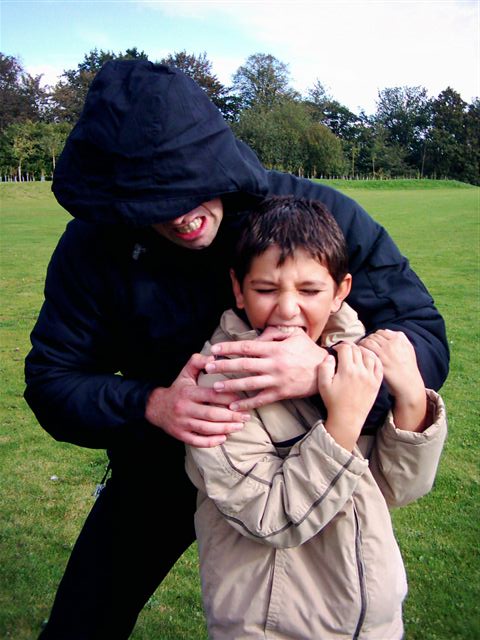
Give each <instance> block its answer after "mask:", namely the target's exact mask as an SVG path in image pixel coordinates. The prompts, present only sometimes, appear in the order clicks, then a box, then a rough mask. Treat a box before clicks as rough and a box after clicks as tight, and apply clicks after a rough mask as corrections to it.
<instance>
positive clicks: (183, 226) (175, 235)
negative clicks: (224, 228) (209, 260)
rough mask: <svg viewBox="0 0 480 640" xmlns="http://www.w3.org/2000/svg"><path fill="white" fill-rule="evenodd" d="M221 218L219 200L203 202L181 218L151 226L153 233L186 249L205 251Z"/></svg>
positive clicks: (221, 206)
mask: <svg viewBox="0 0 480 640" xmlns="http://www.w3.org/2000/svg"><path fill="white" fill-rule="evenodd" d="M222 218H223V204H222V201H221V199H220V198H215V199H214V200H209V201H208V202H203V203H202V204H201V205H199V206H198V207H196V208H195V209H193V210H192V211H189V212H188V213H185V214H184V215H183V216H179V217H178V218H175V220H169V221H168V222H160V223H157V224H154V225H153V228H154V229H155V231H157V232H158V233H159V234H160V235H161V236H163V237H164V238H167V240H170V241H171V242H174V243H175V244H178V245H179V246H180V247H184V248H186V249H205V248H206V247H208V246H210V245H211V244H212V242H213V241H214V239H215V236H216V235H217V232H218V228H219V227H220V223H221V222H222Z"/></svg>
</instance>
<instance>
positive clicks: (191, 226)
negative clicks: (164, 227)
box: [175, 218, 202, 233]
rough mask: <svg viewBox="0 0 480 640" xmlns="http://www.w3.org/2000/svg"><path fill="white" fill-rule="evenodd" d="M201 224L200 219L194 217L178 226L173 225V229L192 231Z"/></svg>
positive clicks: (184, 231)
mask: <svg viewBox="0 0 480 640" xmlns="http://www.w3.org/2000/svg"><path fill="white" fill-rule="evenodd" d="M201 225H202V219H201V218H195V219H194V220H192V221H191V222H189V223H188V224H182V225H180V226H178V227H175V231H176V232H177V233H192V231H196V230H197V229H199V228H200V227H201Z"/></svg>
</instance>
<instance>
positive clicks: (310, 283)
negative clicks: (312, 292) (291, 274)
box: [250, 278, 327, 287]
mask: <svg viewBox="0 0 480 640" xmlns="http://www.w3.org/2000/svg"><path fill="white" fill-rule="evenodd" d="M250 284H254V285H258V284H275V285H276V284H277V281H276V280H273V279H272V280H269V279H268V278H255V279H253V280H250ZM296 284H297V285H300V286H303V287H304V286H315V287H324V286H327V282H325V280H302V281H301V282H297V283H296Z"/></svg>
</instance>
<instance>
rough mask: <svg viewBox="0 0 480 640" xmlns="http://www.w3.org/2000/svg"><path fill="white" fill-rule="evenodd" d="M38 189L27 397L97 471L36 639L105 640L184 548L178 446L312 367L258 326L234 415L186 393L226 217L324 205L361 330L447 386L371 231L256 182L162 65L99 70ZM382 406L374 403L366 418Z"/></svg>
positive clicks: (342, 210)
mask: <svg viewBox="0 0 480 640" xmlns="http://www.w3.org/2000/svg"><path fill="white" fill-rule="evenodd" d="M53 191H54V193H55V196H56V198H57V200H58V201H59V202H60V204H62V205H63V206H64V207H65V208H66V209H67V210H68V211H69V212H70V213H71V214H72V215H73V216H74V220H72V221H71V222H70V223H69V224H68V225H67V228H66V231H65V233H64V234H63V236H62V238H61V239H60V242H59V244H58V246H57V248H56V250H55V252H54V254H53V256H52V259H51V262H50V265H49V268H48V272H47V279H46V285H45V302H44V304H43V307H42V309H41V312H40V315H39V318H38V321H37V323H36V325H35V327H34V329H33V331H32V336H31V339H32V350H31V351H30V353H29V355H28V356H27V360H26V383H27V386H26V391H25V398H26V400H27V402H28V403H29V405H30V406H31V408H32V410H33V411H34V413H35V415H36V416H37V418H38V420H39V422H40V424H41V425H42V426H43V427H44V428H45V429H46V430H47V431H48V432H49V433H50V434H51V435H52V436H53V437H55V438H56V439H58V440H62V441H68V442H72V443H75V444H78V445H80V446H85V447H94V448H105V449H107V451H108V455H109V459H110V464H111V468H112V476H111V479H110V480H109V481H108V482H107V485H106V487H105V489H104V490H103V491H102V493H101V494H100V496H99V498H98V499H97V500H96V502H95V504H94V506H93V509H92V511H91V513H90V515H89V517H88V518H87V521H86V523H85V525H84V528H83V530H82V532H81V534H80V536H79V538H78V540H77V543H76V545H75V547H74V550H73V552H72V555H71V558H70V560H69V563H68V566H67V569H66V571H65V575H64V577H63V579H62V582H61V584H60V587H59V590H58V592H57V596H56V599H55V603H54V606H53V609H52V613H51V616H50V619H49V623H48V625H47V626H46V628H45V630H44V631H43V633H42V636H41V637H42V638H43V639H44V640H47V639H53V638H56V639H60V638H61V639H62V640H66V639H68V640H73V639H76V638H78V639H80V638H82V639H86V638H88V639H93V638H103V639H105V638H114V639H116V640H118V639H122V638H128V636H129V635H130V633H131V631H132V629H133V627H134V625H135V621H136V619H137V616H138V614H139V612H140V611H141V609H142V608H143V606H144V604H145V602H146V601H147V600H148V598H149V597H150V596H151V594H152V593H153V592H154V590H155V589H156V587H157V586H158V585H159V584H160V582H161V580H162V579H163V577H164V576H165V575H166V573H167V572H168V571H169V569H170V568H171V566H172V565H173V564H174V562H175V561H176V560H177V558H178V557H179V556H180V555H181V554H182V553H183V552H184V550H185V549H186V548H187V547H188V546H189V545H190V544H191V543H192V541H193V540H194V530H193V522H192V516H193V513H194V506H195V505H194V503H195V491H194V490H193V488H192V487H191V486H190V484H189V482H188V480H187V478H186V476H185V474H184V470H183V464H184V463H183V460H184V449H183V443H184V442H189V443H190V444H194V445H195V446H214V445H216V444H218V443H220V442H222V441H223V440H224V439H225V437H226V436H227V435H228V433H230V432H231V431H232V430H233V429H237V428H241V425H242V423H243V421H244V420H245V415H244V413H245V410H248V409H250V408H253V407H255V406H260V405H261V404H265V403H267V402H271V401H273V400H277V399H281V398H285V397H287V396H288V397H294V396H296V397H300V396H306V395H309V394H310V393H311V390H312V389H313V386H312V381H314V379H315V366H316V364H318V362H319V359H321V358H323V355H322V353H321V351H320V348H319V347H317V346H316V345H315V344H313V343H309V339H308V338H307V336H305V335H301V333H302V332H299V333H297V334H294V335H293V336H289V337H288V338H285V336H284V335H277V334H276V332H275V330H274V329H273V330H272V331H271V332H270V333H269V334H266V335H265V336H262V337H261V338H260V339H259V341H257V342H256V343H249V346H248V347H246V346H245V345H242V343H238V344H237V345H236V347H232V346H231V345H230V346H229V347H228V348H229V349H232V348H236V349H237V350H238V353H239V355H243V356H244V357H241V358H239V359H238V360H236V362H237V363H238V364H237V366H238V367H239V370H243V371H244V372H245V373H246V377H245V378H244V379H243V381H242V382H238V381H237V382H235V385H236V388H235V390H236V391H238V390H253V391H255V392H257V395H254V396H253V397H252V398H250V399H249V400H248V401H244V402H243V403H238V402H236V400H235V398H236V396H235V395H234V394H233V393H232V390H231V389H225V390H224V391H223V392H222V391H221V392H215V391H214V390H210V389H201V388H199V387H197V386H196V378H197V375H198V373H199V371H200V370H201V369H202V368H203V367H204V366H205V363H206V360H205V358H203V357H202V356H199V355H198V353H197V352H198V351H199V350H200V349H201V347H202V346H203V343H204V341H205V340H206V339H207V338H208V337H209V336H210V335H211V333H212V331H213V329H214V328H215V326H216V324H217V321H218V318H219V317H220V314H221V312H222V311H223V310H224V309H226V308H228V307H230V306H231V305H232V300H231V297H230V296H231V293H230V283H229V276H228V267H229V257H230V255H231V251H230V249H231V247H232V245H233V242H234V239H235V234H236V229H237V228H238V223H239V221H240V220H241V218H242V211H244V210H246V209H247V208H248V207H250V206H252V205H254V204H255V203H256V202H259V201H261V200H262V199H263V198H264V197H265V196H267V195H272V194H276V195H286V194H294V195H296V196H302V197H306V198H312V199H317V200H320V201H322V202H323V203H324V204H325V205H326V206H327V207H328V208H329V209H330V211H331V212H332V213H333V215H334V216H335V218H336V220H337V221H338V223H339V225H340V227H341V228H342V231H343V232H344V234H345V237H346V240H347V245H348V249H349V258H350V271H351V273H352V274H353V276H354V277H353V282H354V285H353V289H352V292H351V294H350V296H349V298H348V302H349V304H350V305H351V306H353V307H354V308H355V309H356V310H357V311H358V313H359V316H360V319H361V320H362V321H363V323H364V324H365V326H366V328H367V331H368V332H372V331H375V330H376V329H379V328H390V329H396V330H402V331H404V332H405V333H406V334H407V335H408V337H409V338H410V339H411V341H412V343H413V344H414V346H415V349H416V353H417V358H418V361H419V366H420V369H421V372H422V375H423V377H424V380H425V384H426V386H428V387H431V388H433V389H439V388H440V386H441V385H442V383H443V381H444V380H445V378H446V375H447V372H448V347H447V342H446V337H445V328H444V323H443V320H442V318H441V316H440V315H439V313H438V311H437V310H436V308H435V307H434V304H433V301H432V299H431V297H430V296H429V294H428V292H427V291H426V289H425V287H424V286H423V284H422V283H421V281H420V280H419V279H418V277H417V276H416V275H415V274H414V272H413V271H412V270H411V269H410V267H409V265H408V261H407V260H406V259H405V258H404V257H403V256H402V255H401V254H400V253H399V251H398V249H397V247H396V246H395V245H394V243H393V241H392V240H391V238H390V237H389V236H388V234H387V233H386V231H385V230H384V229H383V228H382V227H381V226H380V225H378V224H377V223H376V222H374V221H373V220H372V219H371V218H370V217H369V216H368V214H367V213H366V212H365V211H364V210H363V209H362V208H361V207H360V206H359V205H358V204H356V203H355V202H354V201H352V200H351V199H349V198H347V197H346V196H344V195H342V194H341V193H339V192H337V191H335V190H333V189H330V188H328V187H326V186H323V185H318V184H314V183H313V182H310V181H308V180H304V179H299V178H296V177H294V176H292V175H287V174H282V173H278V172H274V171H267V170H265V169H264V168H263V167H262V165H261V164H260V163H259V161H258V159H257V158H256V156H255V155H254V154H253V152H252V151H251V150H250V149H249V148H248V147H247V146H246V145H244V144H243V143H242V142H240V141H239V140H237V139H235V137H234V136H233V134H232V132H231V130H230V128H229V127H228V125H227V124H226V123H225V122H224V120H223V118H222V117H221V115H220V113H219V112H218V110H217V109H216V108H215V106H214V105H213V104H212V103H211V102H210V100H209V99H208V98H207V96H206V94H205V93H204V92H203V90H201V89H200V88H199V87H198V86H197V85H196V84H195V83H194V82H193V81H192V80H190V79H189V78H188V77H186V76H185V75H184V74H182V73H181V72H180V71H178V70H176V69H173V68H171V67H166V66H161V65H153V64H152V63H150V62H146V61H114V62H110V63H107V64H106V65H105V66H104V67H103V69H102V70H101V71H100V72H99V74H98V75H97V77H96V78H95V80H94V82H93V83H92V86H91V88H90V91H89V94H88V96H87V100H86V103H85V108H84V111H83V113H82V116H81V118H80V120H79V122H78V123H77V125H76V126H75V128H74V129H73V131H72V133H71V135H70V137H69V139H68V140H67V144H66V146H65V149H64V151H63V153H62V156H61V158H60V160H59V162H58V166H57V169H56V172H55V177H54V183H53ZM283 338H285V339H283ZM252 344H253V346H252ZM226 348H227V347H226ZM245 349H248V350H245ZM192 354H196V355H193V356H192ZM221 362H222V361H219V366H220V367H221V366H222V365H221ZM213 402H214V403H215V404H216V405H219V406H215V407H212V406H211V403H213ZM387 406H388V405H385V395H384V396H383V397H382V398H379V402H378V404H377V406H376V409H375V410H376V414H375V412H374V413H373V414H372V416H371V423H372V424H373V423H375V421H376V420H378V416H379V415H382V414H383V412H384V411H385V409H386V407H387ZM375 416H376V417H375Z"/></svg>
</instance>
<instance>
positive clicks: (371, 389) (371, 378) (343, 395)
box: [318, 343, 383, 451]
mask: <svg viewBox="0 0 480 640" xmlns="http://www.w3.org/2000/svg"><path fill="white" fill-rule="evenodd" d="M334 348H335V350H336V351H337V353H338V364H337V371H335V358H334V357H333V356H331V355H330V356H328V358H326V359H325V361H324V362H323V363H322V364H321V365H320V367H319V368H318V392H319V393H320V395H321V396H322V400H323V402H324V403H325V406H326V408H327V411H328V417H327V420H326V422H325V429H326V430H327V431H328V432H329V433H330V435H331V436H332V437H333V438H334V439H335V440H336V441H337V442H338V444H339V445H341V446H342V447H343V448H344V449H347V451H352V450H353V448H354V446H355V443H356V442H357V440H358V437H359V435H360V431H361V429H362V426H363V424H364V422H365V419H366V417H367V415H368V413H369V411H370V409H371V408H372V406H373V403H374V402H375V398H376V397H377V393H378V390H379V388H380V384H381V382H382V376H383V370H382V364H381V362H380V360H379V358H377V356H376V355H375V354H374V353H372V352H370V351H369V350H368V349H365V348H363V347H358V346H356V345H354V344H346V343H343V344H339V345H337V346H336V347H334Z"/></svg>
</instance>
